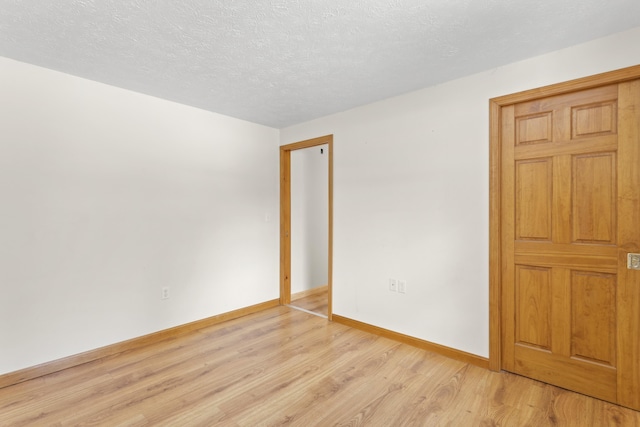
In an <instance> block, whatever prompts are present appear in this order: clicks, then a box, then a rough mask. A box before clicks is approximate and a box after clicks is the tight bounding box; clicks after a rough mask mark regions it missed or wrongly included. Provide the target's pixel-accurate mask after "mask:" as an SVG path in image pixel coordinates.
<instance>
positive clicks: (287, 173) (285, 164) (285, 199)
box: [280, 135, 333, 320]
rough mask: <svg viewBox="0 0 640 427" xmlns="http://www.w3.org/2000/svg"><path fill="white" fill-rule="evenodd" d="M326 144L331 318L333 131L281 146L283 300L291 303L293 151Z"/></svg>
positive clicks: (328, 313)
mask: <svg viewBox="0 0 640 427" xmlns="http://www.w3.org/2000/svg"><path fill="white" fill-rule="evenodd" d="M325 144H326V145H327V146H328V148H327V151H328V153H327V154H328V156H329V177H328V178H329V212H328V216H329V236H328V237H329V242H328V245H329V254H328V264H329V265H328V269H329V271H328V279H327V290H328V301H327V304H328V307H327V316H328V318H329V320H331V316H332V313H333V310H332V294H333V293H332V282H333V135H325V136H321V137H318V138H313V139H307V140H305V141H300V142H295V143H293V144H287V145H282V146H281V147H280V304H282V305H286V304H290V303H291V152H292V151H295V150H301V149H303V148H309V147H315V146H318V145H325Z"/></svg>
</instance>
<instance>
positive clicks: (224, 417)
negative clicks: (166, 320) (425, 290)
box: [0, 307, 640, 427]
mask: <svg viewBox="0 0 640 427" xmlns="http://www.w3.org/2000/svg"><path fill="white" fill-rule="evenodd" d="M80 425H95V426H276V425H288V426H305V427H306V426H441V425H442V426H447V425H450V426H551V425H560V426H581V427H583V426H614V425H620V426H639V425H640V413H638V412H635V411H632V410H629V409H625V408H622V407H619V406H616V405H612V404H609V403H606V402H602V401H599V400H596V399H593V398H590V397H586V396H583V395H579V394H576V393H572V392H569V391H565V390H562V389H559V388H556V387H553V386H549V385H546V384H542V383H539V382H536V381H532V380H529V379H526V378H523V377H519V376H516V375H512V374H508V373H496V372H491V371H488V370H486V369H482V368H478V367H475V366H471V365H468V364H465V363H462V362H458V361H455V360H451V359H447V358H445V357H442V356H438V355H436V354H433V353H429V352H427V351H424V350H420V349H417V348H414V347H411V346H408V345H405V344H400V343H398V342H395V341H392V340H389V339H385V338H381V337H377V336H375V335H371V334H369V333H366V332H362V331H359V330H355V329H351V328H349V327H346V326H343V325H340V324H336V323H330V322H328V321H327V320H326V319H323V318H321V317H318V316H314V315H311V314H308V313H305V312H302V311H299V310H294V309H291V308H288V307H277V308H273V309H269V310H266V311H263V312H260V313H257V314H253V315H250V316H246V317H243V318H240V319H236V320H233V321H229V322H226V323H223V324H219V325H216V326H211V327H208V328H206V329H202V330H199V331H197V332H194V333H191V334H188V335H184V336H182V337H178V338H173V339H168V340H166V341H163V342H161V343H156V344H152V345H148V346H146V347H143V348H138V349H135V350H131V351H128V352H126V353H123V354H120V355H117V356H112V357H109V358H106V359H102V360H99V361H95V362H91V363H87V364H85V365H81V366H78V367H75V368H72V369H68V370H65V371H61V372H58V373H55V374H51V375H48V376H45V377H41V378H38V379H34V380H31V381H27V382H24V383H21V384H17V385H14V386H11V387H6V388H3V389H0V426H16V427H17V426H80Z"/></svg>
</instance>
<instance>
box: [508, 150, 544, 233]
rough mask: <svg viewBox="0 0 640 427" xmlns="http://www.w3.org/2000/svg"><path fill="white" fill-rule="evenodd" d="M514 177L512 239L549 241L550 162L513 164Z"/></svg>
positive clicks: (542, 160) (533, 161) (536, 161)
mask: <svg viewBox="0 0 640 427" xmlns="http://www.w3.org/2000/svg"><path fill="white" fill-rule="evenodd" d="M515 175H516V179H515V180H516V183H515V187H516V188H515V191H516V203H515V205H516V239H518V240H551V206H552V194H553V187H552V184H553V163H552V162H551V159H537V160H530V161H520V162H517V163H516V174H515Z"/></svg>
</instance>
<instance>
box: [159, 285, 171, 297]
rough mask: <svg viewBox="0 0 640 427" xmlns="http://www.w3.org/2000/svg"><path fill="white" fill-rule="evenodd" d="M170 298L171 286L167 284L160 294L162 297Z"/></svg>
mask: <svg viewBox="0 0 640 427" xmlns="http://www.w3.org/2000/svg"><path fill="white" fill-rule="evenodd" d="M167 298H169V287H168V286H165V287H163V288H162V294H161V296H160V299H167Z"/></svg>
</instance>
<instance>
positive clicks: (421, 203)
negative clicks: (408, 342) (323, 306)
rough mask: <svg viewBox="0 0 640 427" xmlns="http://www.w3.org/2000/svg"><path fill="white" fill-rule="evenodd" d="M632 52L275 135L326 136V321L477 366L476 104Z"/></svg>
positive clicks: (463, 86) (482, 340) (445, 87)
mask: <svg viewBox="0 0 640 427" xmlns="http://www.w3.org/2000/svg"><path fill="white" fill-rule="evenodd" d="M639 44H640V28H636V29H634V30H631V31H627V32H623V33H619V34H616V35H613V36H610V37H607V38H603V39H599V40H595V41H592V42H589V43H586V44H582V45H579V46H575V47H572V48H568V49H563V50H560V51H557V52H553V53H550V54H546V55H543V56H539V57H536V58H532V59H529V60H526V61H522V62H518V63H514V64H510V65H507V66H503V67H499V68H496V69H493V70H490V71H487V72H483V73H480V74H476V75H473V76H470V77H466V78H462V79H459V80H455V81H450V82H448V83H445V84H442V85H438V86H434V87H430V88H426V89H424V90H420V91H417V92H413V93H409V94H406V95H404V96H399V97H396V98H393V99H389V100H386V101H382V102H378V103H375V104H370V105H367V106H364V107H361V108H356V109H353V110H350V111H347V112H344V113H340V114H335V115H332V116H328V117H325V118H322V119H318V120H314V121H311V122H307V123H303V124H300V125H297V126H292V127H289V128H286V129H283V130H282V132H281V139H280V141H281V143H282V144H286V143H291V142H295V141H300V140H304V139H309V138H313V137H317V136H320V135H326V134H334V239H335V240H334V252H333V253H334V277H333V297H334V299H333V308H334V310H333V311H334V313H336V314H339V315H342V316H346V317H349V318H353V319H356V320H360V321H362V322H366V323H370V324H373V325H376V326H379V327H383V328H387V329H391V330H393V331H397V332H400V333H404V334H407V335H411V336H414V337H418V338H420V339H424V340H428V341H431V342H435V343H438V344H442V345H445V346H450V347H453V348H456V349H460V350H463V351H467V352H470V353H474V354H477V355H480V356H488V339H489V338H488V330H489V326H488V262H489V261H488V256H489V255H488V245H489V242H488V218H489V215H488V198H489V188H488V185H489V184H488V180H489V170H488V165H489V158H488V153H489V142H488V135H489V130H488V123H489V112H488V100H489V99H490V98H492V97H496V96H500V95H506V94H509V93H513V92H517V91H522V90H526V89H531V88H535V87H539V86H543V85H547V84H552V83H558V82H562V81H566V80H570V79H574V78H578V77H583V76H587V75H592V74H596V73H600V72H604V71H609V70H613V69H617V68H622V67H626V66H631V65H635V64H639V63H640V48H639V47H638V46H639ZM390 277H394V278H398V279H404V280H407V285H408V286H407V288H408V291H407V293H406V294H405V295H402V294H398V293H391V292H390V291H389V290H388V279H389V278H390Z"/></svg>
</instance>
